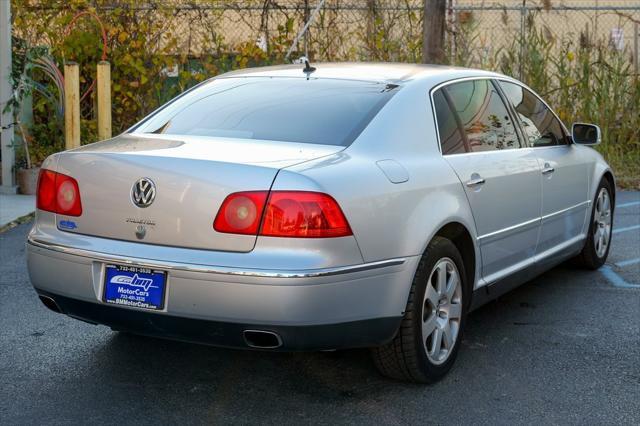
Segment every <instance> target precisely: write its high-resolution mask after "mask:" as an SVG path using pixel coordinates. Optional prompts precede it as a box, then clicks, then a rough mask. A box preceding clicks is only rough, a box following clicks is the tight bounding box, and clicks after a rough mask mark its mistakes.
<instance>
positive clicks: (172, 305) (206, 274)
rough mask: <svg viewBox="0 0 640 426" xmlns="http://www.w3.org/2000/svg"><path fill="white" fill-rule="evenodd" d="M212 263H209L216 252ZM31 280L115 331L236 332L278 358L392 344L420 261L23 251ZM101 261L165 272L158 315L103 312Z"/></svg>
mask: <svg viewBox="0 0 640 426" xmlns="http://www.w3.org/2000/svg"><path fill="white" fill-rule="evenodd" d="M212 255H215V254H214V253H213V254H212ZM27 260H28V267H29V274H30V277H31V282H32V284H33V286H34V287H35V289H36V291H37V292H38V293H39V294H41V295H45V296H48V297H51V298H53V299H54V300H55V301H56V303H57V304H58V306H59V307H60V309H61V310H62V312H63V313H65V314H67V315H69V316H71V317H75V318H78V319H82V320H85V321H88V322H92V323H97V324H104V325H107V326H110V327H112V328H114V329H119V330H128V331H131V332H135V333H140V334H147V335H153V336H159V337H168V338H172V339H178V340H186V341H193V342H199V343H207V344H212V345H217V346H227V347H245V348H246V347H247V342H246V341H245V338H244V336H243V331H244V330H248V329H253V330H265V331H271V332H273V333H276V334H278V335H279V336H280V338H281V340H282V346H281V347H280V348H279V349H283V350H317V349H335V348H347V347H365V346H376V345H380V344H382V343H384V342H386V341H389V340H391V339H392V338H393V336H394V334H395V332H396V330H397V328H398V326H399V323H400V320H401V318H402V315H403V311H404V308H405V305H406V301H407V295H408V292H409V287H410V285H411V281H412V278H413V273H414V271H415V267H416V264H417V261H418V258H415V257H407V258H402V259H390V260H387V261H381V262H372V263H365V264H359V265H347V266H342V267H331V268H321V269H309V270H281V269H279V270H269V269H260V270H255V269H242V268H234V267H232V266H211V265H201V264H182V263H181V264H177V263H174V262H171V261H162V260H157V259H153V260H151V259H145V258H140V257H131V256H126V257H125V256H119V255H114V254H112V253H100V252H94V251H88V250H85V249H82V248H78V247H68V246H61V245H58V244H54V243H52V242H51V241H49V242H46V241H40V240H37V239H35V238H33V236H31V237H30V240H29V241H28V243H27ZM105 262H109V263H121V264H131V265H139V266H147V267H149V266H150V267H153V268H156V269H163V270H166V271H167V272H168V280H167V291H166V293H167V294H166V303H165V307H164V309H163V310H161V311H148V310H141V309H137V308H130V307H121V306H113V305H107V304H106V303H104V302H103V301H102V300H103V297H102V295H103V291H104V287H103V277H104V265H105Z"/></svg>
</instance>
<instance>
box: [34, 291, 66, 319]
mask: <svg viewBox="0 0 640 426" xmlns="http://www.w3.org/2000/svg"><path fill="white" fill-rule="evenodd" d="M38 297H39V298H40V301H41V302H42V304H43V305H44V306H46V307H47V308H49V309H50V310H52V311H53V312H56V313H58V314H61V313H62V309H60V306H58V304H57V303H56V301H55V300H53V299H52V298H51V297H49V296H43V295H38Z"/></svg>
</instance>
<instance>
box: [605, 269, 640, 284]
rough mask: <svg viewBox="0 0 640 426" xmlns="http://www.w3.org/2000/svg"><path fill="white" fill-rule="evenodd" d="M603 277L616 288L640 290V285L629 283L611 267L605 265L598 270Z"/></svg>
mask: <svg viewBox="0 0 640 426" xmlns="http://www.w3.org/2000/svg"><path fill="white" fill-rule="evenodd" d="M598 270H599V271H600V272H601V273H602V275H604V277H605V278H606V279H607V281H609V282H610V283H611V284H613V285H614V286H615V287H620V288H640V284H632V283H628V282H627V281H626V280H625V279H624V278H622V277H621V276H620V275H618V274H617V273H616V272H615V271H614V270H613V269H611V267H610V266H609V265H604V266H602V267H601V268H600V269H598Z"/></svg>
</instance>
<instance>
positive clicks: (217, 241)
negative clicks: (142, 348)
mask: <svg viewBox="0 0 640 426" xmlns="http://www.w3.org/2000/svg"><path fill="white" fill-rule="evenodd" d="M341 149H343V147H339V146H330V145H313V144H296V143H287V142H273V141H256V140H248V139H224V138H211V137H197V136H188V137H182V136H178V137H177V136H168V135H123V136H120V137H117V138H115V139H112V140H109V141H105V142H99V143H96V144H92V145H87V146H85V147H82V148H79V149H76V150H73V151H69V152H65V153H63V154H61V155H60V158H59V161H58V166H57V171H58V172H60V173H64V174H67V175H69V176H72V177H74V178H75V179H76V180H77V181H78V184H79V187H80V195H81V201H82V210H83V212H82V215H81V216H79V217H69V216H64V215H60V214H58V215H57V218H56V221H57V224H58V228H59V229H61V230H64V231H68V232H75V233H81V234H85V235H93V236H98V237H105V238H114V239H119V240H126V241H139V242H141V243H147V244H160V245H168V246H177V247H186V248H194V249H209V250H221V251H236V252H247V251H251V250H252V249H253V247H254V245H255V241H256V236H253V235H235V234H225V233H219V232H216V231H215V230H214V229H213V220H214V218H215V215H216V213H217V211H218V209H219V208H220V205H221V204H222V202H223V200H224V199H225V198H226V196H227V195H229V194H231V193H233V192H238V191H253V190H269V189H270V188H271V185H272V183H273V180H274V178H275V176H276V174H277V172H278V170H279V169H281V168H283V167H287V166H291V165H294V164H297V163H301V162H304V161H308V160H311V159H315V158H319V157H322V156H325V155H330V154H333V153H335V152H338V151H340V150H341ZM141 178H145V179H147V180H149V181H151V182H153V184H154V185H155V198H154V199H153V201H152V202H151V203H150V204H149V205H148V206H146V207H140V206H138V205H136V204H135V202H134V197H133V194H132V193H133V186H134V184H135V183H136V182H137V181H138V180H140V179H141Z"/></svg>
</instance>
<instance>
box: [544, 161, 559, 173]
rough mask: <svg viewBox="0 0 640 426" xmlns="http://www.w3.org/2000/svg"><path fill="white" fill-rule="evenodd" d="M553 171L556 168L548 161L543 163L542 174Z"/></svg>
mask: <svg viewBox="0 0 640 426" xmlns="http://www.w3.org/2000/svg"><path fill="white" fill-rule="evenodd" d="M555 171H556V169H554V168H553V167H551V165H550V164H549V163H544V168H543V169H542V174H543V175H548V174H550V173H553V172H555Z"/></svg>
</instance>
